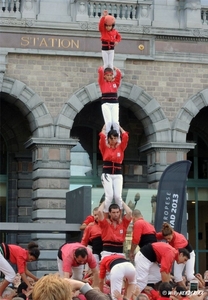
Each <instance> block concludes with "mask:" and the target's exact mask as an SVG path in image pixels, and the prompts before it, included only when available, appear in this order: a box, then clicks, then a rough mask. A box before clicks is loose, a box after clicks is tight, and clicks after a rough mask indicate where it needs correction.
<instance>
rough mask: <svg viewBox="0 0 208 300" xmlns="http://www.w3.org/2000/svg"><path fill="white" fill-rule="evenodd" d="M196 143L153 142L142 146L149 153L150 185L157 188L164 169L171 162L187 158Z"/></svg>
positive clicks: (141, 149)
mask: <svg viewBox="0 0 208 300" xmlns="http://www.w3.org/2000/svg"><path fill="white" fill-rule="evenodd" d="M194 147H195V144H194V143H162V142H161V143H160V142H153V143H149V144H146V145H144V146H142V147H140V151H141V152H144V153H146V154H147V182H148V187H149V188H153V189H157V188H158V184H159V180H160V177H161V175H162V173H163V171H164V170H165V169H166V167H167V166H169V165H170V164H172V163H174V162H176V161H180V160H186V159H187V152H189V150H190V149H194Z"/></svg>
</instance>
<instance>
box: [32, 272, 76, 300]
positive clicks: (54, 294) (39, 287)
mask: <svg viewBox="0 0 208 300" xmlns="http://www.w3.org/2000/svg"><path fill="white" fill-rule="evenodd" d="M32 299H33V300H71V299H72V291H71V285H70V284H69V282H68V281H67V280H65V279H64V278H61V277H59V276H58V275H56V274H55V275H54V274H49V275H47V276H43V277H41V278H40V279H39V280H38V281H37V282H36V283H35V286H34V288H33V292H32Z"/></svg>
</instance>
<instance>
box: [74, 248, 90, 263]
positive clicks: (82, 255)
mask: <svg viewBox="0 0 208 300" xmlns="http://www.w3.org/2000/svg"><path fill="white" fill-rule="evenodd" d="M87 258H88V253H87V249H86V248H85V247H79V248H77V249H76V250H75V251H74V259H75V261H76V263H77V264H78V265H84V264H86V262H87Z"/></svg>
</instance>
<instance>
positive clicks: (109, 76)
mask: <svg viewBox="0 0 208 300" xmlns="http://www.w3.org/2000/svg"><path fill="white" fill-rule="evenodd" d="M104 79H105V80H106V81H112V80H113V70H112V69H111V68H105V70H104Z"/></svg>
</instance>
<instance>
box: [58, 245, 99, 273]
mask: <svg viewBox="0 0 208 300" xmlns="http://www.w3.org/2000/svg"><path fill="white" fill-rule="evenodd" d="M79 247H84V246H83V245H82V244H81V243H71V244H65V245H64V246H63V247H62V248H61V252H62V261H63V272H68V273H70V274H71V273H72V267H78V266H80V265H79V264H77V262H76V260H75V259H74V252H75V250H76V249H77V248H79ZM86 250H87V254H88V258H87V262H86V263H88V265H89V268H90V269H94V268H95V267H96V265H97V263H96V260H95V258H94V255H93V254H92V251H91V250H90V249H89V248H87V247H86Z"/></svg>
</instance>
